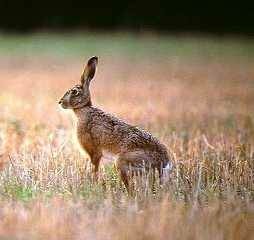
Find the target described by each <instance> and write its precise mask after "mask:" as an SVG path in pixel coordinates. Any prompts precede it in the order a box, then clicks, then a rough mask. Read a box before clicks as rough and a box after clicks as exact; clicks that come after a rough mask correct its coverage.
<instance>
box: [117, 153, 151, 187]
mask: <svg viewBox="0 0 254 240" xmlns="http://www.w3.org/2000/svg"><path fill="white" fill-rule="evenodd" d="M152 161H153V159H152V157H151V156H150V155H149V154H148V153H146V152H145V151H143V150H136V151H132V152H127V153H123V154H120V155H119V158H118V160H117V168H118V170H119V172H120V176H121V179H122V181H123V183H124V185H125V187H126V189H127V191H128V192H130V191H131V189H130V188H131V186H130V183H129V180H130V178H131V177H132V176H134V175H135V174H138V173H141V174H142V172H143V171H144V170H147V169H149V168H151V167H152V164H151V163H152Z"/></svg>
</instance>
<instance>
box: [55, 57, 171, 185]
mask: <svg viewBox="0 0 254 240" xmlns="http://www.w3.org/2000/svg"><path fill="white" fill-rule="evenodd" d="M97 63H98V58H97V57H92V58H91V59H89V61H88V63H87V66H86V67H85V70H84V72H83V74H82V76H81V85H76V86H75V87H74V88H72V89H71V90H69V91H67V92H66V93H65V95H64V96H63V97H62V99H61V100H60V102H59V104H61V105H62V107H63V108H70V109H73V110H74V112H75V114H76V116H77V118H78V125H77V136H78V140H79V142H80V145H81V146H82V147H83V148H84V150H86V152H87V153H88V154H89V156H90V158H91V162H92V164H93V165H94V171H95V173H97V171H98V167H99V163H100V159H101V157H102V154H103V150H107V151H109V152H111V153H113V154H116V155H117V156H118V159H117V167H118V169H119V171H120V174H121V178H122V180H123V182H124V184H125V185H126V187H127V188H128V187H129V184H128V173H129V167H131V168H132V169H134V170H135V169H137V170H140V169H146V170H148V169H150V168H152V169H157V170H158V171H159V176H160V178H161V176H162V169H163V168H164V167H166V166H167V165H168V164H169V157H168V153H167V149H166V147H165V146H164V145H163V144H161V143H160V142H159V141H158V140H157V139H156V138H155V137H153V136H152V135H151V134H150V133H148V132H146V131H144V130H141V129H139V128H138V127H134V126H131V125H129V124H127V123H125V122H124V121H122V120H120V119H118V118H116V117H114V116H112V115H110V114H107V113H105V112H103V111H102V110H100V109H98V108H95V107H93V106H92V102H91V97H90V90H89V84H90V81H91V79H92V78H93V77H94V74H95V71H96V66H97Z"/></svg>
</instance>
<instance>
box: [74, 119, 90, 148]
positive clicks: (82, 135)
mask: <svg viewBox="0 0 254 240" xmlns="http://www.w3.org/2000/svg"><path fill="white" fill-rule="evenodd" d="M77 138H78V141H79V144H80V145H81V147H82V148H83V149H84V150H85V151H87V152H88V153H89V152H90V151H92V148H93V144H92V143H93V139H92V136H91V134H90V131H89V129H88V127H87V125H86V124H84V123H82V124H80V123H78V125H77Z"/></svg>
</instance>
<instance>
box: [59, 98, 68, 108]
mask: <svg viewBox="0 0 254 240" xmlns="http://www.w3.org/2000/svg"><path fill="white" fill-rule="evenodd" d="M58 104H60V105H61V107H62V108H67V106H66V103H65V102H64V100H63V99H60V101H59V102H58Z"/></svg>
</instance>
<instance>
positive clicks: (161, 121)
mask: <svg viewBox="0 0 254 240" xmlns="http://www.w3.org/2000/svg"><path fill="white" fill-rule="evenodd" d="M0 53H1V54H0V64H1V68H0V168H1V172H0V239H4V240H5V239H6V240H7V239H8V240H9V239H11V240H16V239H26V240H34V239H50V240H51V239H56V240H59V239H62V240H64V239H74V240H76V239H110V240H114V239H138V240H144V239H148V240H151V239H174V240H177V239H202V240H203V239H204V240H207V239H213V240H222V239H223V240H224V239H230V240H233V239H235V240H236V239H246V240H248V239H253V236H254V104H253V103H254V41H253V40H250V39H239V38H236V37H227V38H226V37H224V38H219V37H217V38H216V37H211V36H196V37H193V36H187V35H179V36H160V35H156V34H148V33H146V34H141V35H140V34H139V35H135V34H128V33H122V34H120V33H118V34H116V33H114V34H109V33H108V34H106V33H101V34H95V33H65V34H64V33H61V34H60V33H59V34H52V33H51V34H49V33H39V34H33V35H23V36H21V35H5V34H1V35H0ZM92 55H98V56H99V67H98V71H97V74H96V78H95V79H94V80H93V82H92V83H91V92H92V100H93V104H94V105H96V106H98V107H100V108H102V109H104V110H105V111H108V112H111V113H113V114H114V115H116V116H118V117H120V118H122V119H124V120H126V121H128V122H130V123H132V124H134V125H137V126H140V127H142V128H144V129H147V130H149V131H150V132H151V133H153V135H155V136H156V137H158V138H159V139H160V140H161V141H162V142H163V143H164V144H165V145H166V146H167V147H168V149H169V152H170V156H171V158H172V161H173V163H174V168H173V171H172V174H171V177H170V179H169V180H168V181H167V182H166V183H165V184H164V185H163V186H159V184H158V182H156V186H155V189H154V190H153V191H152V188H151V186H150V181H149V178H146V177H139V178H138V177H136V178H134V179H133V184H134V185H135V193H134V194H133V195H128V194H127V192H126V190H125V188H124V186H123V184H122V183H121V181H120V179H119V177H118V174H117V172H116V169H115V166H114V161H112V160H111V159H110V158H109V157H108V156H106V157H105V158H104V159H103V162H102V164H101V167H100V174H99V180H98V182H95V181H94V180H93V178H92V173H91V166H90V164H89V160H88V157H87V156H86V155H85V154H82V153H81V152H80V150H79V146H78V144H77V141H76V139H75V132H74V128H75V118H74V116H73V114H72V113H71V111H68V110H63V109H60V107H59V106H58V104H57V102H58V100H59V99H60V98H61V96H62V95H63V94H64V93H65V91H66V90H67V89H69V88H70V87H72V86H73V85H74V84H76V83H78V81H79V79H80V74H81V72H82V69H83V66H84V64H85V62H86V60H87V58H88V57H90V56H92Z"/></svg>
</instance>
